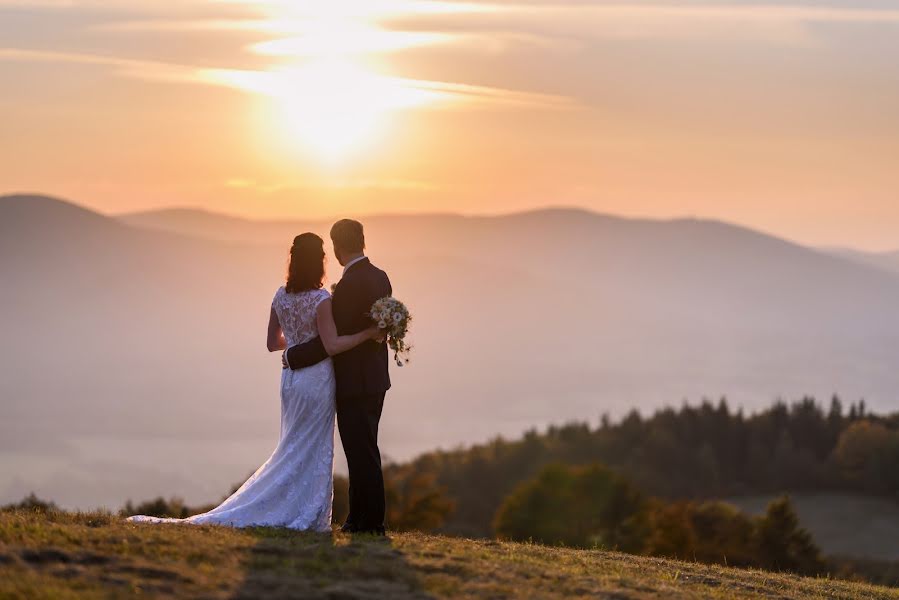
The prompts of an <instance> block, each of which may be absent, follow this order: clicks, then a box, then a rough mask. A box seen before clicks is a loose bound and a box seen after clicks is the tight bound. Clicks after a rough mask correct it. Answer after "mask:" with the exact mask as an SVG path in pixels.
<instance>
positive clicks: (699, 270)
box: [0, 196, 899, 508]
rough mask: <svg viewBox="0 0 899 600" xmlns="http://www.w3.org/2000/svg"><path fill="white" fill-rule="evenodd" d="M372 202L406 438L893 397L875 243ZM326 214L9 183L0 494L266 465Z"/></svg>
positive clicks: (889, 302) (181, 488) (893, 277)
mask: <svg viewBox="0 0 899 600" xmlns="http://www.w3.org/2000/svg"><path fill="white" fill-rule="evenodd" d="M363 220H364V223H365V225H366V237H367V241H368V250H369V255H370V256H371V257H372V260H373V262H375V264H377V265H379V266H381V267H382V268H384V269H385V270H387V271H388V272H389V274H390V276H391V278H392V280H393V284H394V291H395V294H396V296H397V297H399V298H400V299H402V300H404V301H405V302H407V304H408V305H409V306H410V308H411V309H412V311H413V314H414V317H415V320H414V323H413V331H412V341H413V344H414V346H415V349H414V351H413V354H412V362H411V364H410V365H409V366H408V367H406V368H403V369H398V368H393V371H392V376H393V378H394V389H393V390H392V391H391V392H390V394H389V396H388V402H387V406H386V409H385V415H384V419H383V421H382V424H381V431H382V437H383V446H382V449H383V451H384V452H385V454H387V455H388V456H389V457H390V458H391V459H393V460H405V459H408V458H411V457H412V456H414V455H416V454H417V453H420V452H422V451H425V450H429V449H432V448H435V447H452V446H455V445H459V444H468V443H473V442H480V441H484V440H486V439H489V438H490V437H492V436H495V435H498V434H499V435H504V436H518V435H520V434H521V433H522V432H524V431H525V430H527V429H529V428H531V427H542V426H545V425H547V424H550V423H561V422H566V421H572V420H579V421H584V420H586V421H589V422H591V423H595V422H596V421H598V419H599V418H600V415H601V414H603V413H610V414H611V415H612V416H613V417H618V416H622V415H623V414H624V413H626V411H628V410H630V409H631V408H637V409H639V410H641V411H644V412H647V411H651V410H653V409H655V408H657V407H660V406H664V405H671V404H678V403H680V402H682V401H684V400H689V401H692V402H698V401H700V400H701V399H702V398H703V397H710V398H716V399H717V397H719V396H722V395H726V396H727V397H728V398H729V399H730V400H731V402H732V403H733V404H737V405H741V406H743V407H744V408H745V409H746V410H748V411H751V410H753V409H755V408H761V407H763V406H767V405H769V404H770V403H771V401H772V400H774V399H775V398H777V397H784V398H790V399H792V398H795V397H797V396H801V395H804V394H815V395H817V396H818V397H819V398H822V399H823V398H825V397H827V396H829V395H830V394H832V393H839V394H840V395H841V396H843V397H844V398H846V399H847V400H856V399H859V398H865V400H866V401H867V403H868V405H869V406H870V407H871V408H872V409H874V410H880V411H892V410H896V409H897V408H899V402H897V399H896V396H895V391H896V390H897V389H899V373H897V372H896V370H895V368H894V365H893V364H892V357H894V356H896V353H897V351H899V315H897V313H896V311H895V307H896V306H897V304H899V273H897V272H896V270H890V268H889V267H888V261H887V260H886V258H885V257H883V256H875V255H866V254H860V253H855V254H853V255H852V256H848V255H847V254H846V253H840V254H837V253H835V252H832V251H829V250H828V251H823V250H815V249H812V248H808V247H804V246H800V245H797V244H794V243H791V242H789V241H786V240H783V239H778V238H775V237H771V236H768V235H765V234H763V233H759V232H757V231H752V230H749V229H745V228H741V227H738V226H735V225H731V224H727V223H723V222H719V221H704V220H695V219H680V220H664V221H663V220H640V219H623V218H617V217H613V216H608V215H601V214H596V213H591V212H587V211H584V210H568V209H551V210H541V211H535V212H528V213H519V214H511V215H505V216H495V217H462V216H455V215H449V214H423V215H414V216H389V215H385V216H376V217H367V218H364V219H363ZM330 223H331V220H316V221H311V222H301V221H292V222H288V221H252V220H243V219H238V218H233V217H226V216H222V215H218V214H214V213H209V212H203V211H197V210H189V209H179V210H160V211H153V212H145V213H134V214H126V215H119V216H108V215H102V214H99V213H95V212H91V211H88V210H86V209H83V208H80V207H79V206H77V205H74V204H71V203H68V202H65V201H63V200H58V199H52V198H47V197H41V196H7V197H2V198H0V278H2V281H3V285H2V287H0V330H2V331H3V335H2V337H0V456H2V459H0V502H3V501H12V500H16V499H19V498H21V497H22V496H23V495H24V494H26V493H28V492H30V491H32V490H33V491H35V492H37V493H39V494H40V495H43V496H47V497H52V498H54V499H55V500H56V501H58V502H59V503H60V504H62V505H63V506H67V507H76V506H77V507H82V508H85V507H89V506H97V505H106V506H111V507H116V506H118V505H120V504H121V503H122V502H123V501H124V500H126V499H127V498H144V497H150V496H154V495H158V494H179V495H182V496H184V497H185V499H186V500H187V501H189V502H195V503H196V502H206V501H210V500H215V499H217V498H219V497H220V496H221V495H222V494H223V493H224V492H225V491H227V489H229V486H230V485H231V484H233V483H234V482H236V481H238V480H240V479H241V478H242V477H244V476H246V475H247V474H248V473H249V472H250V471H252V470H253V469H254V468H255V467H257V466H258V465H259V464H261V463H262V461H263V460H264V459H265V457H266V456H267V455H268V453H269V452H270V451H271V450H272V447H273V440H275V439H276V437H277V428H278V411H279V402H278V387H279V376H280V364H279V356H278V355H277V354H269V353H267V352H266V350H265V346H264V338H265V325H266V320H267V318H268V308H269V305H270V302H271V297H272V295H273V293H274V291H275V290H276V289H277V287H278V286H279V285H281V283H282V281H283V273H284V269H285V262H286V252H287V248H288V246H289V244H290V242H291V240H292V238H293V236H294V235H296V234H297V233H300V232H303V231H307V230H310V231H315V232H317V233H319V235H322V237H324V238H325V239H327V231H328V228H329V226H330ZM339 274H340V271H339V266H338V265H337V264H336V261H334V260H333V258H332V259H331V261H330V264H329V284H330V283H331V282H334V281H336V279H337V278H339ZM341 459H342V457H341Z"/></svg>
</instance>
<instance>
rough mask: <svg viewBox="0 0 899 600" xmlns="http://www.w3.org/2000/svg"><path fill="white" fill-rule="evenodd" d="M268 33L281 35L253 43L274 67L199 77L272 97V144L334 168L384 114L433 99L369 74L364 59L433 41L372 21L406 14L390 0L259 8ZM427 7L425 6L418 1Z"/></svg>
mask: <svg viewBox="0 0 899 600" xmlns="http://www.w3.org/2000/svg"><path fill="white" fill-rule="evenodd" d="M259 4H260V5H261V6H262V7H263V8H264V12H265V14H266V19H268V21H267V23H268V24H267V27H266V29H267V30H268V31H272V32H277V33H278V34H280V35H281V37H278V38H276V39H271V40H267V41H264V42H260V43H257V44H254V45H253V46H252V48H251V49H252V50H253V52H254V53H256V54H260V55H264V56H269V57H272V58H273V59H275V60H277V61H278V62H277V64H276V65H274V66H272V67H271V68H269V69H267V70H264V71H235V70H209V71H206V73H205V76H206V77H208V78H212V79H215V80H217V81H218V82H220V83H221V82H224V83H227V84H229V85H232V86H235V87H238V88H241V89H245V90H250V91H253V92H256V93H259V94H262V95H265V96H267V97H269V98H270V99H271V103H270V106H271V107H272V111H273V114H272V115H270V118H268V119H266V120H267V122H268V123H269V126H268V127H269V128H270V129H271V131H270V132H269V133H268V135H273V136H275V137H276V138H277V139H278V142H279V145H281V144H283V143H284V142H285V141H286V142H287V143H288V145H290V146H294V147H296V148H302V149H303V150H305V151H306V152H307V153H311V154H312V155H314V156H315V157H317V158H318V159H319V160H321V161H323V162H326V163H337V162H340V161H343V160H346V159H347V158H349V157H351V156H353V155H354V154H356V153H360V152H363V151H364V150H366V149H367V148H370V147H371V146H372V145H373V144H374V142H375V141H378V140H383V139H384V138H385V136H386V134H387V130H388V124H389V123H390V122H391V119H390V116H391V114H392V113H395V112H397V111H400V110H405V109H410V108H414V107H419V106H423V105H425V104H429V103H431V102H433V101H436V100H438V99H439V96H440V94H439V93H438V92H437V91H435V90H433V89H428V88H427V86H422V85H417V84H416V82H414V81H409V80H406V79H402V78H398V77H392V76H389V75H385V74H381V73H378V72H376V71H374V70H373V69H372V68H371V67H370V66H369V63H370V61H368V60H367V59H368V58H370V56H371V55H373V54H377V53H388V52H393V51H397V50H400V49H403V48H408V47H412V46H418V45H424V44H433V43H439V42H440V40H441V36H440V35H439V34H429V33H414V32H402V31H392V30H388V29H384V28H382V27H381V26H379V25H378V23H377V20H378V19H379V18H381V17H383V16H384V15H388V14H391V11H400V12H401V11H403V10H409V8H408V7H409V3H408V2H398V1H396V0H387V1H385V0H370V1H358V0H331V1H329V2H323V3H318V4H313V5H309V4H307V3H292V2H280V1H271V2H260V3H259ZM424 4H427V3H424Z"/></svg>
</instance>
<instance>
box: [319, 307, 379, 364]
mask: <svg viewBox="0 0 899 600" xmlns="http://www.w3.org/2000/svg"><path fill="white" fill-rule="evenodd" d="M317 319H318V335H319V337H321V340H322V344H323V345H324V347H325V351H326V352H327V353H328V356H334V355H335V354H340V353H341V352H346V351H347V350H350V349H352V348H355V347H356V346H358V345H359V344H362V343H364V342H367V341H368V340H373V339H376V338H379V337H380V336H381V333H380V331H379V330H378V328H377V327H375V326H374V325H372V326H371V327H369V328H368V329H366V330H365V331H360V332H359V333H356V334H353V335H337V325H335V324H334V313H333V312H332V308H331V299H330V298H328V299H327V300H323V301H322V302H321V303H320V304H319V305H318V309H317Z"/></svg>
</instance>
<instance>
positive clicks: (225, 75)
mask: <svg viewBox="0 0 899 600" xmlns="http://www.w3.org/2000/svg"><path fill="white" fill-rule="evenodd" d="M0 60H7V61H30V62H53V63H67V64H83V65H96V66H102V67H108V68H111V69H112V70H113V71H114V72H115V73H116V74H118V75H121V76H125V77H131V78H136V79H143V80H147V81H158V82H166V83H191V84H204V85H213V86H220V87H227V88H232V89H237V90H241V91H244V92H249V93H255V94H261V95H265V96H271V97H276V98H283V97H284V93H285V88H290V87H299V88H301V89H302V88H303V86H304V84H305V83H306V82H305V79H304V78H305V77H306V76H307V75H306V73H304V72H303V71H302V70H293V69H272V70H257V71H253V70H236V69H226V68H223V69H209V68H200V67H194V66H189V65H179V64H172V63H164V62H154V61H144V60H131V59H124V58H116V57H109V56H101V55H95V54H79V53H66V52H48V51H38V50H26V49H17V48H0ZM333 76H334V77H337V78H338V79H336V80H332V83H333V84H335V85H337V86H339V87H341V88H342V89H341V96H344V97H347V96H348V97H353V94H352V93H350V92H351V91H352V86H353V85H360V82H362V84H361V85H363V87H362V88H361V89H360V90H359V91H360V92H361V93H365V92H367V91H372V90H374V91H376V92H377V93H378V95H379V97H380V99H381V101H383V102H395V105H389V106H384V107H382V108H383V109H385V110H386V109H391V108H410V107H412V106H424V105H429V104H434V105H436V106H438V107H443V108H450V107H458V106H472V105H475V106H477V105H497V104H499V105H508V106H528V107H532V108H550V109H558V108H570V107H572V106H574V105H575V102H574V101H573V100H572V99H570V98H566V97H563V96H556V95H552V94H538V93H529V92H522V91H516V90H509V89H502V88H495V87H489V86H476V85H468V84H463V83H454V82H445V81H431V80H420V79H406V78H401V77H388V76H381V75H376V74H371V73H367V74H365V75H364V76H361V77H360V76H359V75H356V74H353V76H352V78H351V79H348V80H347V81H346V82H341V81H340V80H339V77H340V72H339V71H338V72H336V74H334V75H333ZM314 81H315V80H312V81H310V82H309V83H313V82H314ZM343 86H349V91H347V89H346V88H343ZM308 87H309V88H310V91H309V93H310V94H314V93H315V90H314V89H313V88H312V87H311V86H308ZM391 89H392V90H406V92H405V93H402V94H401V93H400V92H392V93H391ZM410 93H411V94H417V96H410ZM410 98H411V100H410Z"/></svg>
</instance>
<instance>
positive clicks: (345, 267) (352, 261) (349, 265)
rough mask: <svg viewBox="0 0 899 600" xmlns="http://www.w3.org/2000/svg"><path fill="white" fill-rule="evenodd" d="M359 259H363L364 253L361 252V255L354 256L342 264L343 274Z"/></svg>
mask: <svg viewBox="0 0 899 600" xmlns="http://www.w3.org/2000/svg"><path fill="white" fill-rule="evenodd" d="M360 260H365V255H364V254H363V255H362V256H357V257H356V258H354V259H353V260H351V261H350V262H348V263H347V264H345V265H344V266H343V274H344V275H346V272H347V271H348V270H349V268H350V267H352V266H353V265H355V264H356V263H357V262H359V261H360Z"/></svg>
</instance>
